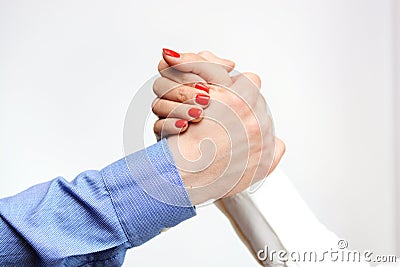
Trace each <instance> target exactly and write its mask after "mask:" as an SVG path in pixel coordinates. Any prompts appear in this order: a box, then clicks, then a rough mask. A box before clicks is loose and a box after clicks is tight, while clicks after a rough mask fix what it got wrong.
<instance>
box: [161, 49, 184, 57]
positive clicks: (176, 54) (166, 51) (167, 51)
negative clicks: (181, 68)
mask: <svg viewBox="0 0 400 267" xmlns="http://www.w3.org/2000/svg"><path fill="white" fill-rule="evenodd" d="M163 53H164V54H165V55H167V56H170V57H176V58H180V57H181V55H180V54H179V53H177V52H175V51H174V50H171V49H167V48H163Z"/></svg>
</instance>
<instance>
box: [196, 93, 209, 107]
mask: <svg viewBox="0 0 400 267" xmlns="http://www.w3.org/2000/svg"><path fill="white" fill-rule="evenodd" d="M195 101H196V103H197V104H199V105H203V106H207V105H208V102H209V101H210V97H209V96H208V95H203V94H197V95H196V100H195Z"/></svg>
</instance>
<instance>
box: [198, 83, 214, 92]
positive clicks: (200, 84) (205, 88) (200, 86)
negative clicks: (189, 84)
mask: <svg viewBox="0 0 400 267" xmlns="http://www.w3.org/2000/svg"><path fill="white" fill-rule="evenodd" d="M194 88H197V89H199V90H203V91H205V92H207V93H209V92H210V87H208V86H207V85H205V84H204V83H196V84H195V85H194Z"/></svg>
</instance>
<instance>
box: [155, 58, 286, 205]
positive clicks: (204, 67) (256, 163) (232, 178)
mask: <svg viewBox="0 0 400 267" xmlns="http://www.w3.org/2000/svg"><path fill="white" fill-rule="evenodd" d="M234 66H235V64H234V62H232V61H230V60H226V59H222V58H219V57H217V56H215V55H214V54H212V53H211V52H207V51H205V52H200V53H199V54H194V53H184V54H180V57H179V58H175V57H171V56H168V55H165V54H163V60H161V62H160V63H159V66H158V69H159V71H160V74H161V78H159V79H158V80H156V81H155V83H154V86H153V87H154V88H153V89H154V92H155V93H156V95H157V96H158V98H157V99H156V100H155V101H154V103H153V112H154V113H155V114H156V115H158V116H159V117H160V119H159V120H158V121H157V122H156V123H155V125H154V131H155V133H156V135H157V136H158V137H165V136H167V140H168V144H169V146H170V148H171V151H172V154H173V157H174V159H175V162H176V164H177V166H178V168H179V171H180V174H181V176H182V179H183V182H184V184H185V186H186V188H187V191H188V194H189V196H190V198H191V200H192V203H193V204H194V205H196V204H199V203H202V202H205V201H207V200H209V199H219V198H222V197H228V196H232V195H234V194H236V193H238V192H241V191H243V190H244V189H246V188H247V187H249V186H250V185H251V184H252V183H254V182H257V181H259V180H261V179H263V178H264V177H265V176H267V175H268V174H269V173H270V172H272V171H273V170H274V169H275V167H276V166H277V164H278V163H279V161H280V159H281V158H282V156H283V154H284V151H285V145H284V143H283V142H282V141H281V140H279V139H276V138H275V137H274V136H273V134H272V122H271V120H270V117H269V116H268V115H267V113H266V102H265V100H264V98H263V96H262V95H261V94H260V92H259V88H260V87H261V81H260V78H259V77H258V76H257V75H256V74H254V73H244V74H240V75H237V76H233V77H231V76H230V75H229V72H230V71H231V70H232V69H233V68H234ZM196 82H202V83H205V84H208V86H209V87H210V89H209V93H206V92H204V91H201V90H199V89H196V88H194V85H195V84H196ZM196 94H206V95H209V96H210V97H211V101H210V103H209V104H208V105H198V104H197V103H196V102H195V101H194V98H195V96H196ZM191 108H197V109H201V111H202V117H204V119H203V120H202V121H201V123H198V122H199V121H200V120H201V119H202V118H198V119H193V118H191V117H190V116H188V112H189V110H190V109H191ZM179 119H184V120H188V121H190V127H189V126H187V127H184V128H178V127H176V126H175V122H176V121H177V120H179ZM194 122H197V123H194ZM178 133H179V135H177V134H178ZM205 140H212V142H209V141H205Z"/></svg>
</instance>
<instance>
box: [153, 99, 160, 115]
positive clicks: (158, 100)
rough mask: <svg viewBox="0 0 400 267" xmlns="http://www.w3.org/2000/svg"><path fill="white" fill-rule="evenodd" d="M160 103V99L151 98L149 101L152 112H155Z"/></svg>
mask: <svg viewBox="0 0 400 267" xmlns="http://www.w3.org/2000/svg"><path fill="white" fill-rule="evenodd" d="M159 105H160V99H159V98H156V99H154V100H153V103H151V110H152V111H153V113H157V110H158V107H159Z"/></svg>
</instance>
